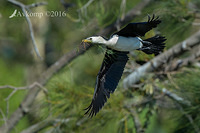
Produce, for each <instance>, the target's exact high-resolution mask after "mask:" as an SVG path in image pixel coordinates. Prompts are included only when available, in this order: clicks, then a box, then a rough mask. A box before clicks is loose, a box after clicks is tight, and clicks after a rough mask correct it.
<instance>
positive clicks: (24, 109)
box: [0, 0, 151, 133]
mask: <svg viewBox="0 0 200 133" xmlns="http://www.w3.org/2000/svg"><path fill="white" fill-rule="evenodd" d="M150 2H151V0H143V1H142V2H140V3H139V4H138V5H136V7H135V8H133V9H132V10H130V11H129V12H128V13H127V14H126V16H125V17H124V19H123V20H121V21H120V26H122V25H125V24H127V23H128V22H130V21H131V20H133V19H134V18H135V17H136V16H138V15H140V14H141V10H142V9H143V8H144V7H146V6H147V5H148V4H149V3H150ZM115 30H116V23H113V24H111V25H110V26H108V27H106V28H105V29H103V30H101V31H100V32H99V35H104V36H108V35H110V34H111V33H112V32H114V31H115ZM92 46H93V45H89V46H83V45H80V46H79V51H77V50H72V51H71V52H69V53H67V54H65V55H63V56H62V57H61V58H60V59H59V60H58V61H57V62H55V63H54V64H53V65H52V66H51V67H50V68H49V69H47V70H46V71H45V72H44V73H43V74H42V75H41V76H40V77H39V78H38V80H37V81H36V82H37V83H39V84H41V85H43V86H44V85H45V84H46V83H47V82H48V80H49V79H50V78H51V77H52V76H53V75H54V74H55V73H56V72H58V71H59V70H60V69H62V68H63V67H64V66H65V65H67V64H69V63H70V62H71V61H72V60H74V59H75V58H77V57H78V56H80V55H82V54H84V53H85V51H87V50H88V49H89V48H91V47H92ZM39 91H40V88H38V87H34V88H32V89H30V90H29V92H28V93H27V95H26V96H25V98H24V100H23V101H22V103H21V104H20V106H19V107H18V109H17V110H16V111H15V112H14V113H13V114H12V115H11V117H10V118H9V119H8V120H7V125H5V124H4V125H3V126H2V127H0V131H1V133H8V132H10V131H11V130H12V128H13V127H14V126H15V125H16V124H17V123H18V122H19V121H20V120H21V119H22V118H23V117H24V116H25V115H26V114H27V113H28V112H29V109H30V107H31V105H32V103H33V101H34V100H35V98H36V96H37V95H38V93H39Z"/></svg>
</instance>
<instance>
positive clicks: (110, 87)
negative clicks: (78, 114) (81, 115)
mask: <svg viewBox="0 0 200 133" xmlns="http://www.w3.org/2000/svg"><path fill="white" fill-rule="evenodd" d="M127 54H128V52H120V51H116V50H111V49H107V51H106V53H105V57H104V60H103V63H102V65H101V68H100V71H99V73H98V75H97V79H96V85H95V91H94V95H93V99H92V102H91V104H90V105H89V106H88V107H87V108H86V109H85V110H86V112H85V114H88V116H89V117H93V116H94V115H96V114H97V113H98V112H99V110H100V109H101V108H102V107H103V106H104V104H105V103H106V102H107V99H108V98H109V97H110V93H113V92H114V91H115V89H116V87H117V85H118V83H119V80H120V79H121V76H122V73H123V71H124V67H125V65H126V62H127V61H128V56H127Z"/></svg>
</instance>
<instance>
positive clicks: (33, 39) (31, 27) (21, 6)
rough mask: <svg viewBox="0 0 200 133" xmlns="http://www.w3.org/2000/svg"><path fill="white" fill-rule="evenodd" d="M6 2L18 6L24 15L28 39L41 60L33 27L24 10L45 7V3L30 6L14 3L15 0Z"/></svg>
mask: <svg viewBox="0 0 200 133" xmlns="http://www.w3.org/2000/svg"><path fill="white" fill-rule="evenodd" d="M8 2H10V3H12V4H14V5H16V6H19V7H20V8H21V9H22V11H23V13H24V14H25V15H24V16H25V18H26V21H27V23H28V27H29V30H30V37H31V40H32V42H33V48H34V50H35V53H36V55H37V56H38V57H39V58H40V59H41V60H42V57H41V55H40V52H39V50H38V47H37V43H36V41H35V36H34V31H33V26H32V23H31V20H30V18H29V16H28V15H26V14H27V11H26V10H30V8H33V7H37V6H42V5H46V4H47V2H40V3H33V4H31V5H24V4H23V3H21V2H19V1H16V0H8Z"/></svg>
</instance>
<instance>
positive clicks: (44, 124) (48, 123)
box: [21, 118, 71, 133]
mask: <svg viewBox="0 0 200 133" xmlns="http://www.w3.org/2000/svg"><path fill="white" fill-rule="evenodd" d="M70 120H71V118H66V119H55V118H51V119H45V120H43V121H41V122H38V123H36V124H34V125H32V126H30V127H29V128H27V129H25V130H23V131H21V133H36V132H39V131H41V130H42V129H44V128H46V127H49V126H53V125H57V124H58V123H60V124H62V123H65V124H67V123H68V122H70Z"/></svg>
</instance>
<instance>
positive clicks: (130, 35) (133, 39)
mask: <svg viewBox="0 0 200 133" xmlns="http://www.w3.org/2000/svg"><path fill="white" fill-rule="evenodd" d="M159 23H161V20H160V19H159V17H157V18H155V15H153V17H152V18H150V16H148V21H147V22H139V23H129V24H128V25H127V26H125V27H124V28H122V29H121V30H120V31H118V32H116V33H114V34H113V35H112V36H111V37H110V39H105V38H104V37H101V36H92V37H88V38H87V39H84V40H83V41H82V42H85V43H95V44H102V45H106V46H107V50H106V52H105V57H104V59H103V63H102V65H101V68H100V71H99V73H98V75H97V78H96V84H95V90H94V95H93V98H92V102H91V104H90V105H89V107H87V108H86V109H85V110H86V113H85V114H88V115H89V117H93V116H94V115H96V114H97V113H98V112H99V110H100V109H101V108H102V107H103V106H104V104H105V102H106V101H107V98H109V97H110V93H113V92H114V91H115V89H116V87H117V85H118V82H119V80H120V79H121V76H122V73H123V71H124V67H125V65H126V62H127V61H128V56H127V54H128V53H129V51H132V50H141V51H143V52H145V53H146V54H155V55H158V54H159V53H160V52H162V51H163V49H164V47H165V43H164V42H165V40H166V39H165V37H163V36H160V35H156V36H154V37H151V38H148V39H146V40H142V39H141V38H139V36H144V35H145V33H146V32H148V31H150V30H151V29H152V28H155V27H157V25H158V24H159Z"/></svg>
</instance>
